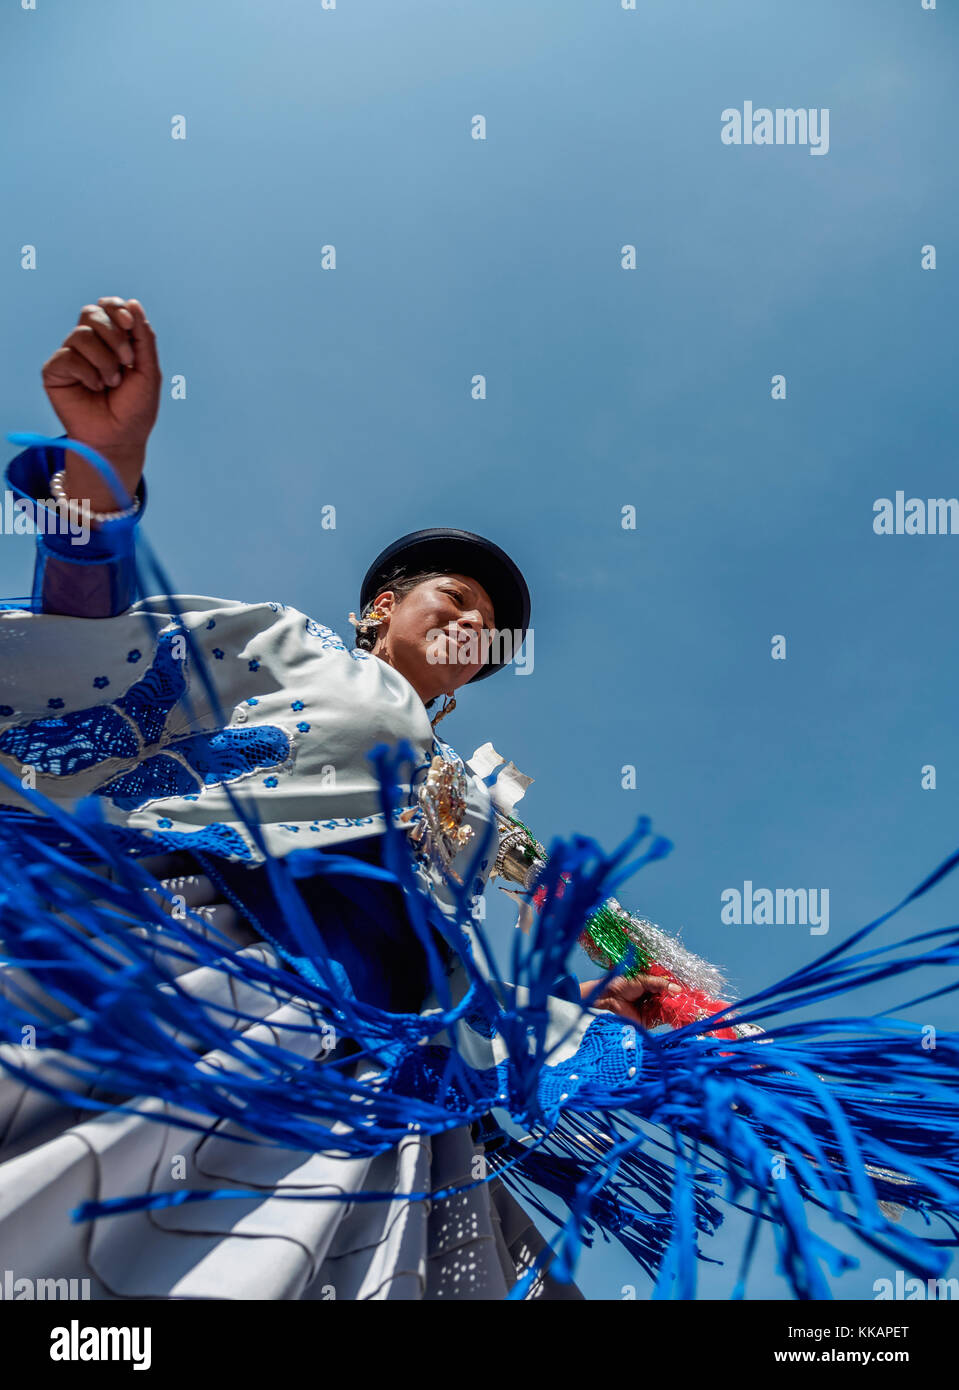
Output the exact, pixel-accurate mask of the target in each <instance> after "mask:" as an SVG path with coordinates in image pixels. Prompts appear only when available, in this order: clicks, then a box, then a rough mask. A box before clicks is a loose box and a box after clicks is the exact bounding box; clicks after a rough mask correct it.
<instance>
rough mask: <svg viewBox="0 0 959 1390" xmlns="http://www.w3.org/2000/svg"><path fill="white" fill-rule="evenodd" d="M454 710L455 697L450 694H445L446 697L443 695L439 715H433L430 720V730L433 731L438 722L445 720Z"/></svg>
mask: <svg viewBox="0 0 959 1390" xmlns="http://www.w3.org/2000/svg"><path fill="white" fill-rule="evenodd" d="M455 708H456V696H455V695H453V694H452V693H450V694H447V695H444V696H443V708H442V709H441V710H440V712H439V714H434V715H433V718H432V719H431V720H430V728H431V729H435V728H436V726H437V724H438V723H439V722H440V720H441V719H445V718H446V716H447V715H448V714H449V713H450V712H451V711H452V710H454V709H455Z"/></svg>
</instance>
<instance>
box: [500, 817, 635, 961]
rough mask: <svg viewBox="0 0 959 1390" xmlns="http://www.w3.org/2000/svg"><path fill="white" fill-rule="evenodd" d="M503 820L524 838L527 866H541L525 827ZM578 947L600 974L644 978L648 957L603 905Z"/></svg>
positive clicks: (516, 820)
mask: <svg viewBox="0 0 959 1390" xmlns="http://www.w3.org/2000/svg"><path fill="white" fill-rule="evenodd" d="M506 819H507V820H509V821H511V822H512V823H513V825H516V826H518V827H519V828H520V829H521V830H523V831H524V832H525V834H526V836H527V842H526V844H525V845H524V846H523V851H522V852H523V858H524V859H525V860H526V861H527V863H533V862H534V860H542V861H543V862H545V851H544V850H543V847H542V845H541V844H540V843H539V841H538V840H537V839H536V836H535V835H534V834H533V832H532V830H530V828H529V826H528V825H524V823H523V822H522V821H521V820H520V819H519V817H518V816H512V815H507V817H506ZM579 944H580V945H581V946H582V948H583V950H584V951H585V952H586V954H587V955H588V956H589V958H590V960H591V961H592V962H593V964H594V965H600V966H602V968H603V969H604V970H611V969H612V968H613V966H620V967H622V974H623V975H624V976H625V977H626V979H627V980H633V979H635V978H636V976H637V975H644V974H645V973H646V971H647V970H648V969H649V966H650V964H651V963H652V957H651V956H650V955H648V954H647V952H646V951H644V950H643V949H642V947H641V946H640V945H639V944H638V943H637V942H636V941H635V940H634V939H633V937H632V936H630V934H629V932H628V931H627V930H626V928H625V927H624V926H623V919H622V916H621V915H620V913H618V912H615V911H614V910H613V909H612V908H611V907H609V906H607V904H606V903H603V905H602V907H599V908H597V909H596V911H595V912H592V913H590V915H589V916H588V917H587V919H586V927H585V929H584V930H583V932H582V934H581V936H580V938H579ZM627 962H629V963H628V964H627Z"/></svg>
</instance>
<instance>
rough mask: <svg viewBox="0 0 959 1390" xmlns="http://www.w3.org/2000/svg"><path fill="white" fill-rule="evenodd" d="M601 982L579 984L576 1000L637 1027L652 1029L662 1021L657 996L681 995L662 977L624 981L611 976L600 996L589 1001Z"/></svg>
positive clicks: (621, 976) (635, 978)
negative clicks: (578, 993)
mask: <svg viewBox="0 0 959 1390" xmlns="http://www.w3.org/2000/svg"><path fill="white" fill-rule="evenodd" d="M601 983H602V982H601V981H600V980H586V981H581V982H580V986H579V992H580V998H581V999H582V1001H583V1003H584V1004H585V1003H587V1001H589V1007H590V1008H591V1009H606V1010H608V1011H609V1012H610V1013H613V1014H621V1015H622V1016H623V1018H628V1019H630V1020H631V1022H633V1023H638V1024H639V1025H640V1027H641V1028H655V1027H656V1026H657V1025H658V1024H659V1023H661V1022H662V1017H661V1015H660V1011H659V1005H660V996H662V995H663V994H681V993H682V990H681V989H680V986H679V985H677V984H675V983H674V982H673V981H671V980H668V979H667V978H666V977H665V975H636V976H634V978H633V979H631V980H627V979H626V977H625V975H614V976H613V978H612V979H611V980H609V981H608V982H607V984H606V985H605V987H604V988H603V992H602V994H601V995H600V996H599V997H598V998H597V999H593V1000H589V996H590V995H591V994H592V993H593V991H594V990H595V989H597V988H598V987H599V986H600V984H601Z"/></svg>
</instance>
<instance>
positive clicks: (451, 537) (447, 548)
mask: <svg viewBox="0 0 959 1390" xmlns="http://www.w3.org/2000/svg"><path fill="white" fill-rule="evenodd" d="M400 565H402V566H403V568H404V569H406V570H407V571H408V572H409V573H410V574H415V573H417V571H421V570H440V571H441V572H443V573H445V574H465V575H466V576H467V577H468V578H469V579H475V580H476V581H477V583H479V584H482V586H483V588H484V589H485V590H486V592H487V593H488V594H489V596H490V599H491V601H492V604H493V619H494V621H495V623H496V626H497V628H498V629H500V630H505V631H508V632H510V633H513V632H516V633H522V637H520V638H519V639H518V640H517V641H515V642H514V643H513V644H512V652H513V653H515V652H517V651H519V648H520V646H521V645H522V640H523V637H525V636H526V632H527V629H528V628H529V589H528V588H527V587H526V580H525V579H524V578H523V576H522V574H521V573H520V571H519V569H518V568H517V567H516V565H514V564H513V561H512V560H511V559H510V558H509V556H508V555H507V554H506V552H505V550H500V548H499V546H498V545H494V544H493V542H492V541H488V540H486V539H485V537H483V536H477V535H474V533H473V532H472V531H454V530H450V529H449V528H447V527H443V526H436V527H432V528H431V529H429V530H426V531H411V532H410V533H409V535H408V536H400V538H399V540H398V541H394V542H393V544H392V545H388V546H387V547H386V549H385V550H384V551H383V552H382V553H381V554H380V555H377V557H376V559H375V560H374V561H373V563H372V565H370V567H369V569H368V570H367V571H366V578H365V579H364V580H363V587H362V588H361V590H360V613H361V614H362V613H363V610H364V609H365V608H366V606H367V604H368V603H372V601H373V599H375V598H376V595H377V594H379V593H382V591H383V590H384V589H385V588H388V587H389V586H388V585H386V584H384V582H383V581H384V580H385V579H387V578H388V577H389V575H390V574H391V573H392V572H393V570H395V569H396V568H398V567H399V566H400ZM497 645H498V644H497ZM505 664H506V663H505V662H503V661H501V660H499V655H498V653H497V651H495V650H494V652H493V655H492V659H491V660H489V661H487V663H486V665H485V666H483V667H481V668H480V670H479V671H477V673H476V675H475V676H472V677H471V678H470V682H468V683H472V681H481V680H483V679H485V677H486V676H491V675H492V674H493V672H494V671H498V670H499V669H500V667H501V666H503V665H505Z"/></svg>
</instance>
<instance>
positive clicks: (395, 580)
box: [353, 565, 447, 709]
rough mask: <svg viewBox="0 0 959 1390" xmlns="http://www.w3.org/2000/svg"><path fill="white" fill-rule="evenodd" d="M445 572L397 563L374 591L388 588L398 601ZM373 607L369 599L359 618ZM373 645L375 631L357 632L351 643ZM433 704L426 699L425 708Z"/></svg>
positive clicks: (362, 648)
mask: <svg viewBox="0 0 959 1390" xmlns="http://www.w3.org/2000/svg"><path fill="white" fill-rule="evenodd" d="M446 574H447V572H446V570H416V571H414V572H413V573H410V571H409V570H408V568H407V566H406V565H397V566H396V567H395V568H394V569H391V570H389V571H388V573H387V574H385V575H384V576H383V578H382V579H381V580H380V581H379V583H378V584H377V586H376V591H377V593H379V594H385V593H386V592H387V591H388V590H389V591H390V592H391V593H394V594H395V595H396V598H397V601H399V600H400V599H404V598H406V596H407V594H410V593H412V592H413V590H414V589H415V588H416V586H417V585H418V584H425V583H426V581H427V580H429V579H445V578H446ZM375 607H376V603H375V601H374V600H372V599H371V600H370V602H369V603H368V604H367V605H366V607H365V608H364V609H363V612H362V613H361V614H360V618H361V619H363V618H365V617H366V616H367V615H368V614H370V613H372V611H373V609H374V608H375ZM375 645H376V633H375V632H358V633H357V634H356V640H355V642H354V643H353V646H354V648H358V649H359V650H360V651H362V652H371V651H372V650H373V648H374V646H375ZM435 704H436V700H435V699H432V700H428V701H427V704H426V708H427V709H432V708H433V706H434V705H435Z"/></svg>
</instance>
